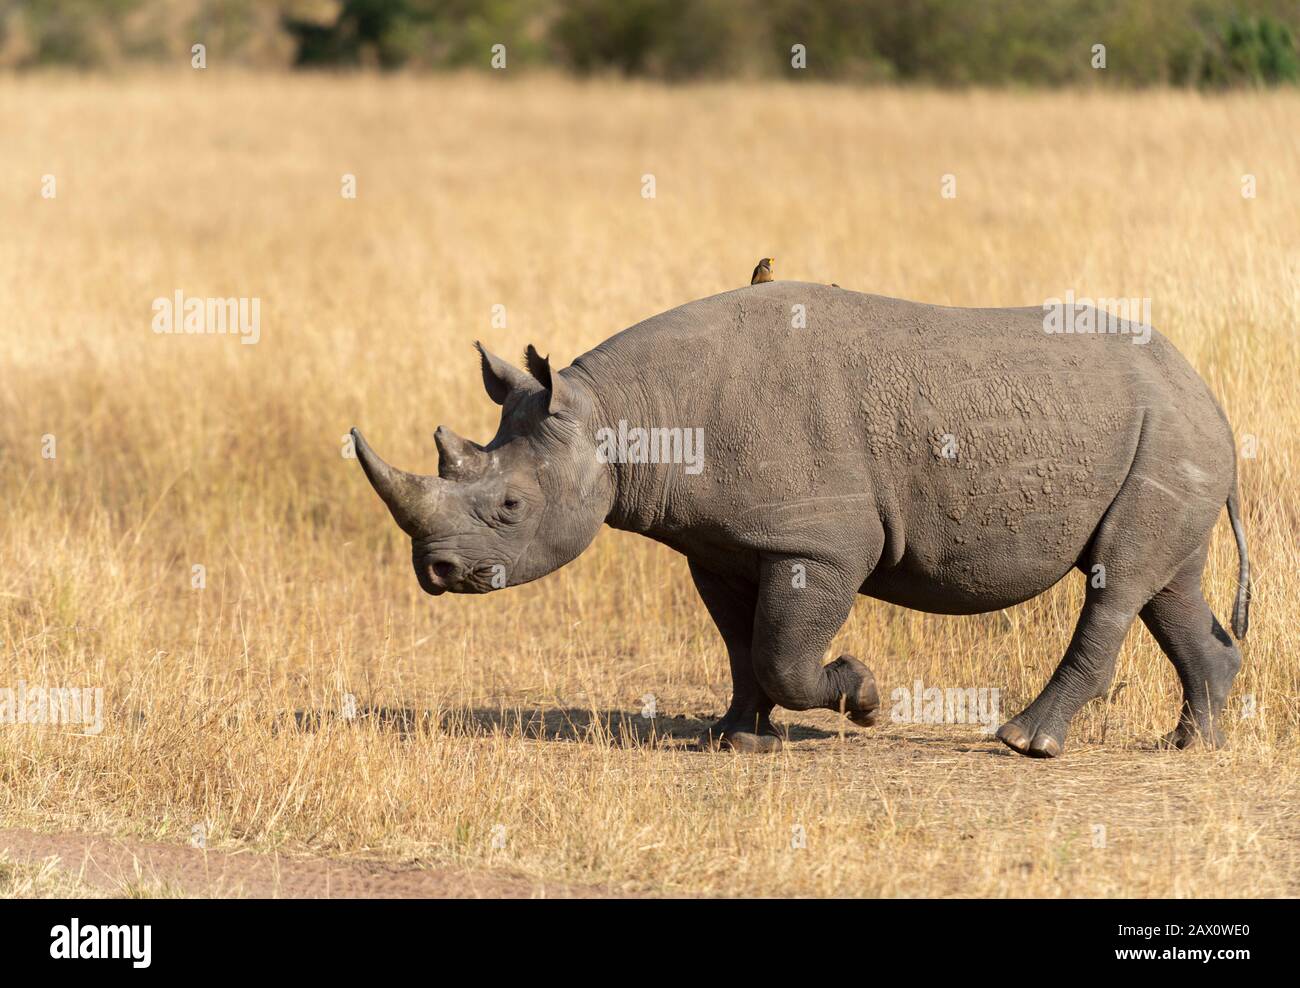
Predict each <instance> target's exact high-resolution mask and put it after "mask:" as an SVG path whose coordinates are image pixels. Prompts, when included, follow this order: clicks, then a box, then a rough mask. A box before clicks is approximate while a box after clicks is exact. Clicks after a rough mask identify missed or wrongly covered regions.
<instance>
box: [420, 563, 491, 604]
mask: <svg viewBox="0 0 1300 988" xmlns="http://www.w3.org/2000/svg"><path fill="white" fill-rule="evenodd" d="M415 576H416V579H417V580H418V581H419V583H420V589H421V590H423V591H424V592H425V593H427V594H429V595H431V596H433V597H441V596H442V595H443V594H445V593H461V594H479V593H491V592H492V591H493V590H495V589H496V587H494V586H493V585H492V574H491V571H490V569H488V568H477V567H473V566H465V565H462V564H460V563H458V562H453V561H451V560H449V559H447V558H446V557H440V556H435V555H423V556H420V557H418V558H416V559H415Z"/></svg>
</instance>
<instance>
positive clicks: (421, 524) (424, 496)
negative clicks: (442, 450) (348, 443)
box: [352, 429, 445, 538]
mask: <svg viewBox="0 0 1300 988" xmlns="http://www.w3.org/2000/svg"><path fill="white" fill-rule="evenodd" d="M352 441H353V445H354V446H355V447H356V451H357V459H358V460H360V461H361V469H362V470H364V471H365V472H366V477H367V479H369V481H370V486H371V487H373V488H374V489H375V493H376V494H378V495H379V496H380V497H381V498H383V500H384V503H385V504H386V505H388V510H389V511H391V512H392V514H393V520H394V521H395V522H397V527H398V528H400V529H401V530H402V531H403V532H405V533H406V534H407V535H409V536H411V537H412V538H417V537H418V536H421V535H427V534H428V533H429V529H430V528H431V527H432V520H433V518H434V516H435V515H436V514H437V512H438V508H439V506H440V505H441V503H442V496H443V493H444V490H445V481H442V480H439V479H438V478H437V477H426V476H423V475H421V474H416V473H407V472H406V471H405V470H398V469H397V468H396V467H390V466H389V465H388V464H387V463H385V462H384V461H383V459H381V458H380V456H379V454H378V453H376V452H375V451H374V450H373V449H371V448H370V444H369V443H368V442H366V437H365V436H363V435H362V434H361V433H360V432H359V431H358V430H356V429H353V430H352Z"/></svg>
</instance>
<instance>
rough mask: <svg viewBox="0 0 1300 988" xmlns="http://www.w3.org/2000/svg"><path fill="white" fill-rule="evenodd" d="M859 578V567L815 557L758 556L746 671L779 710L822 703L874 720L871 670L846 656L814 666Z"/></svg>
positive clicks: (864, 721)
mask: <svg viewBox="0 0 1300 988" xmlns="http://www.w3.org/2000/svg"><path fill="white" fill-rule="evenodd" d="M873 562H874V560H873ZM864 578H865V574H863V573H856V572H852V573H851V572H849V571H848V568H847V567H844V566H837V565H834V564H830V563H825V562H822V561H819V560H813V559H800V558H792V557H770V558H765V559H764V560H763V563H762V572H761V577H760V581H759V590H758V607H757V612H756V614H755V618H754V672H755V674H756V675H757V677H758V682H759V684H760V685H761V686H762V687H763V689H764V691H765V692H766V693H767V695H768V696H770V697H771V698H772V699H773V700H775V701H776V702H777V703H778V704H780V705H781V706H783V707H785V708H786V709H787V710H811V709H814V708H817V707H824V708H826V709H828V710H838V711H841V712H843V713H845V714H846V715H848V718H849V719H850V720H851V721H853V722H854V723H855V724H858V725H861V726H863V727H868V726H870V725H871V724H873V723H875V719H876V715H877V710H878V709H879V707H880V694H879V692H878V691H877V689H876V680H875V677H874V676H872V674H871V670H869V669H868V668H867V667H866V666H865V665H863V664H862V663H861V662H859V661H858V660H857V659H855V658H854V657H853V656H851V655H841V656H840V657H839V658H837V659H836V660H835V661H833V662H831V663H829V664H827V665H822V658H823V656H825V654H826V649H827V647H828V646H829V645H830V642H831V639H832V638H833V637H834V636H835V633H836V632H837V631H839V630H840V628H841V627H842V626H843V624H844V621H845V620H846V619H847V618H848V616H849V611H850V610H852V608H853V601H854V600H855V599H856V597H857V592H858V588H859V587H860V586H861V585H862V581H863V579H864Z"/></svg>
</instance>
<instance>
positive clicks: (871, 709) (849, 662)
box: [826, 655, 880, 727]
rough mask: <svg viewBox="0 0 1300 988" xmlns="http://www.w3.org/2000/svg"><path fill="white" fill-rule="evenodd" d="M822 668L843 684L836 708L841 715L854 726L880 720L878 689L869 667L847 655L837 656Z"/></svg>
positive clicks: (874, 722) (866, 725)
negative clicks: (837, 707)
mask: <svg viewBox="0 0 1300 988" xmlns="http://www.w3.org/2000/svg"><path fill="white" fill-rule="evenodd" d="M826 670H827V674H828V675H830V676H832V677H834V679H835V681H837V682H840V683H842V684H843V687H842V691H841V693H840V709H841V710H843V712H844V716H846V717H847V718H848V719H849V720H851V721H852V722H853V723H855V724H857V725H858V727H874V726H875V725H876V724H877V723H878V722H879V720H880V690H879V689H877V687H876V677H875V676H874V675H872V672H871V670H870V669H868V668H867V667H866V666H865V665H863V664H862V663H861V662H859V661H858V660H857V659H855V658H854V657H853V656H851V655H841V656H840V657H839V658H838V659H836V660H835V661H834V662H832V663H831V664H830V665H828V666H827V667H826Z"/></svg>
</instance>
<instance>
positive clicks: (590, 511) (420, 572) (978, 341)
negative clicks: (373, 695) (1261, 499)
mask: <svg viewBox="0 0 1300 988" xmlns="http://www.w3.org/2000/svg"><path fill="white" fill-rule="evenodd" d="M794 305H803V306H805V307H806V312H807V328H802V329H792V328H791V314H792V306H794ZM1130 328H1131V329H1132V330H1133V331H1134V332H1140V331H1139V330H1138V329H1137V327H1130ZM480 353H481V358H482V360H481V362H482V373H483V382H484V384H485V386H486V388H487V392H488V394H489V395H490V396H491V398H492V400H493V401H495V402H497V403H498V404H500V405H502V406H503V408H502V416H501V425H500V428H499V429H498V430H497V434H496V436H495V437H494V438H493V439H492V441H491V442H490V443H488V444H487V445H486V446H478V445H476V444H474V443H471V442H467V441H466V440H463V439H459V438H457V437H456V436H455V435H453V434H452V433H450V432H449V431H447V429H446V428H440V429H438V431H437V433H436V440H437V445H438V450H439V453H440V463H439V468H438V477H436V478H435V477H418V476H415V475H412V474H406V473H403V472H401V471H397V470H394V469H393V468H391V467H389V466H388V465H387V464H385V463H384V462H383V461H382V460H381V459H379V457H378V456H376V455H375V453H374V452H373V451H372V450H371V449H370V448H369V447H368V446H367V445H366V443H365V440H364V439H362V438H361V436H360V435H359V434H357V435H356V445H357V449H358V456H359V459H360V460H361V464H362V466H363V467H364V468H365V470H366V473H367V475H368V476H369V478H370V480H371V483H372V484H373V485H374V487H375V488H376V490H377V491H378V493H379V494H380V495H381V496H382V497H383V499H384V500H385V502H386V503H387V504H388V506H389V508H390V510H391V511H392V513H393V516H394V518H395V519H396V521H397V523H398V525H400V526H401V528H402V529H403V530H404V531H405V532H406V533H407V534H408V535H409V536H410V537H411V542H412V554H413V559H414V564H415V572H416V576H417V577H418V579H419V582H420V586H421V587H422V588H423V589H424V590H425V591H427V592H428V593H431V594H441V593H443V592H444V591H448V590H450V591H452V592H454V593H483V592H486V591H488V590H491V589H494V582H493V576H494V574H497V576H498V578H497V580H496V583H497V584H501V583H507V584H509V585H514V584H520V583H527V582H528V581H530V580H535V579H537V578H538V577H541V576H544V575H546V574H547V573H550V572H551V571H552V570H554V569H556V568H558V567H560V566H563V565H564V564H565V563H567V562H568V561H569V560H571V559H573V558H574V557H575V556H577V555H578V554H579V553H580V552H582V551H583V549H585V548H586V547H587V545H588V544H589V543H590V542H591V540H592V539H593V538H594V537H595V535H596V532H597V531H598V530H599V529H600V526H601V525H602V524H609V525H611V526H613V527H615V528H621V529H626V530H629V531H633V532H640V533H642V534H643V535H647V536H649V537H650V538H653V539H656V540H657V541H659V542H662V543H664V544H666V545H669V546H671V547H673V548H674V549H676V550H678V551H679V552H681V553H682V554H684V555H685V556H686V557H687V559H688V560H689V562H690V571H691V576H692V578H693V579H694V581H695V585H696V587H697V589H698V590H699V593H700V596H701V597H702V598H703V601H704V604H705V606H706V607H707V608H708V611H709V613H710V614H711V615H712V617H713V619H714V621H715V622H716V624H717V626H718V630H719V631H720V632H721V634H722V637H723V639H724V641H725V642H726V646H727V651H728V654H729V657H730V662H731V674H732V682H733V698H732V701H731V706H730V708H729V709H728V710H727V712H726V715H725V716H724V717H723V718H722V719H721V720H720V721H719V722H718V723H717V724H715V725H714V726H713V728H712V729H711V731H710V735H709V738H708V740H710V741H712V742H713V743H715V744H717V743H721V744H725V745H729V746H731V747H733V748H736V749H738V750H746V751H774V750H776V749H777V748H779V746H780V739H779V737H778V736H777V733H776V731H775V730H774V729H773V726H772V723H771V721H770V719H769V715H770V713H771V711H772V708H773V706H774V705H777V704H780V705H781V706H783V707H786V708H787V709H791V710H806V709H810V708H814V707H826V708H829V709H832V710H842V711H844V712H845V713H846V714H847V716H848V717H849V718H850V719H851V720H852V721H854V722H855V723H857V724H861V725H869V724H870V723H872V722H873V720H874V719H875V717H876V716H877V708H878V706H879V703H880V699H879V696H878V694H877V690H876V686H875V682H874V680H873V678H872V675H871V673H870V672H869V671H868V670H867V668H866V666H864V665H863V664H862V663H861V662H859V661H858V660H857V659H855V658H854V657H852V656H848V655H842V656H840V657H839V658H837V659H835V660H834V661H833V662H831V663H830V664H828V665H823V664H822V662H823V657H824V654H825V650H826V649H827V647H828V646H829V644H830V641H831V638H832V636H833V635H834V634H835V633H836V632H837V631H838V630H839V629H840V626H841V625H842V624H843V623H844V621H845V619H846V617H847V616H848V614H849V610H850V608H851V607H852V605H853V601H854V599H855V597H856V596H857V595H858V594H864V595H866V596H869V597H875V598H878V599H880V600H886V601H890V602H892V603H894V604H900V605H903V606H905V607H911V608H915V609H917V610H922V611H929V612H931V613H939V614H973V613H978V612H982V611H992V610H997V609H999V608H1003V607H1010V606H1011V605H1013V604H1017V603H1019V602H1021V601H1025V600H1028V599H1029V598H1031V597H1034V596H1036V595H1038V594H1041V593H1043V592H1044V591H1045V590H1047V589H1048V588H1049V587H1051V586H1052V585H1053V584H1055V583H1056V582H1057V581H1059V580H1060V579H1061V578H1062V577H1064V576H1065V575H1066V574H1068V573H1069V572H1070V571H1071V570H1072V569H1074V568H1078V569H1080V570H1082V571H1083V572H1084V574H1085V576H1086V577H1087V579H1086V583H1087V590H1086V599H1085V602H1084V605H1083V610H1082V613H1081V614H1080V616H1079V619H1078V624H1077V626H1076V628H1075V632H1074V637H1073V639H1072V640H1071V642H1070V645H1069V647H1068V648H1067V649H1066V653H1065V656H1064V658H1063V659H1062V660H1061V663H1060V665H1059V666H1058V667H1057V669H1056V672H1055V673H1054V674H1053V675H1052V677H1051V680H1050V681H1049V682H1048V683H1047V686H1046V687H1045V688H1044V689H1043V691H1042V693H1041V694H1040V695H1039V696H1038V698H1037V699H1035V700H1034V701H1033V703H1031V704H1030V705H1029V707H1028V708H1026V709H1025V710H1024V711H1022V712H1021V713H1020V714H1019V715H1017V716H1016V717H1014V718H1012V719H1011V720H1010V721H1009V722H1008V723H1006V724H1004V725H1003V726H1002V727H1001V729H1000V730H999V732H998V737H999V738H1001V740H1002V741H1004V742H1005V743H1006V744H1007V745H1009V746H1010V747H1011V748H1013V749H1015V750H1016V751H1018V752H1020V753H1021V754H1025V755H1032V756H1039V757H1051V756H1055V755H1059V754H1060V753H1061V751H1062V749H1063V746H1064V743H1065V736H1066V730H1067V728H1068V727H1069V724H1070V720H1071V719H1072V718H1073V717H1074V715H1075V713H1077V712H1078V710H1079V708H1080V707H1081V706H1083V704H1085V703H1086V702H1088V701H1089V700H1091V699H1093V698H1094V697H1100V696H1103V695H1105V694H1106V692H1107V690H1108V688H1109V684H1110V682H1111V678H1112V675H1113V672H1114V668H1115V658H1116V654H1117V653H1118V651H1119V648H1120V644H1121V643H1122V642H1123V640H1124V636H1125V633H1126V632H1127V631H1128V629H1129V627H1130V625H1131V624H1132V623H1133V620H1134V618H1137V617H1140V618H1141V619H1142V621H1143V622H1144V623H1145V624H1146V626H1147V627H1148V628H1149V629H1150V630H1151V633H1152V634H1153V635H1154V636H1155V637H1156V640H1157V641H1158V642H1159V643H1160V646H1161V648H1163V649H1164V651H1165V654H1166V655H1168V657H1169V659H1170V661H1171V662H1173V664H1174V667H1175V668H1176V669H1177V671H1178V676H1179V678H1180V680H1181V682H1182V686H1183V703H1182V712H1181V716H1180V718H1179V721H1178V724H1177V727H1176V728H1175V729H1174V730H1173V731H1172V732H1171V733H1170V734H1169V735H1167V736H1166V738H1165V741H1166V742H1168V743H1170V744H1172V745H1175V746H1177V747H1185V746H1187V745H1189V744H1191V743H1192V742H1194V741H1204V742H1208V743H1210V744H1218V743H1220V741H1221V735H1220V731H1219V725H1218V723H1217V722H1218V719H1219V717H1220V715H1221V713H1222V710H1223V705H1224V702H1225V700H1226V698H1227V696H1228V691H1229V689H1230V688H1231V686H1232V681H1233V678H1234V677H1235V675H1236V673H1237V669H1238V667H1239V665H1240V661H1241V660H1240V655H1239V653H1238V650H1237V647H1236V646H1235V645H1234V644H1233V641H1232V639H1231V638H1230V637H1229V636H1228V635H1227V633H1226V632H1225V631H1224V630H1223V628H1222V627H1221V626H1220V625H1219V623H1218V621H1216V620H1215V618H1214V615H1213V614H1212V613H1211V612H1210V608H1209V606H1208V605H1207V604H1206V602H1205V599H1204V597H1203V596H1202V594H1201V571H1202V569H1203V568H1204V566H1205V559H1206V552H1207V547H1208V541H1209V537H1210V531H1211V529H1212V527H1213V526H1214V524H1215V521H1216V519H1217V518H1218V515H1219V512H1220V510H1221V509H1222V508H1223V506H1224V505H1225V504H1226V505H1227V507H1228V512H1229V517H1230V519H1231V522H1232V526H1233V530H1234V532H1235V534H1236V538H1237V545H1238V551H1239V554H1240V570H1241V572H1240V585H1239V590H1238V597H1237V601H1236V605H1235V607H1234V611H1233V622H1232V623H1233V630H1234V631H1235V632H1236V634H1237V637H1238V638H1240V637H1242V636H1243V635H1244V634H1245V630H1246V618H1247V607H1248V600H1249V597H1248V587H1249V579H1248V570H1247V560H1246V552H1245V541H1244V538H1243V535H1242V530H1241V524H1240V521H1239V517H1238V510H1237V487H1236V460H1235V448H1234V444H1233V439H1232V434H1231V430H1230V428H1229V426H1228V424H1227V422H1226V420H1225V418H1224V416H1223V414H1222V413H1221V412H1220V410H1219V408H1218V406H1217V404H1216V403H1215V401H1214V398H1213V397H1212V396H1211V395H1210V392H1209V390H1208V389H1207V388H1206V386H1205V384H1204V383H1203V382H1202V381H1201V380H1200V378H1199V377H1197V375H1196V373H1195V371H1193V370H1192V368H1191V367H1190V366H1189V365H1188V363H1187V361H1186V360H1184V359H1183V357H1182V356H1181V355H1179V354H1178V352H1177V351H1176V350H1175V349H1174V348H1173V346H1171V345H1170V344H1169V342H1168V341H1166V340H1165V339H1164V338H1163V337H1162V336H1160V335H1159V334H1158V333H1156V332H1154V331H1152V332H1151V334H1150V341H1149V342H1148V343H1146V344H1144V345H1139V344H1135V343H1134V342H1133V336H1131V335H1074V334H1064V335H1053V334H1048V333H1046V332H1045V331H1044V328H1043V310H1042V308H1041V307H1039V308H1026V309H955V308H944V307H941V306H933V305H921V304H917V303H913V302H905V301H900V300H897V299H890V298H882V297H879V296H874V295H864V294H859V293H856V292H851V291H845V290H843V289H838V288H832V287H826V286H822V285H813V284H802V283H797V282H788V281H787V282H774V283H770V284H764V285H756V286H750V287H746V288H742V289H739V290H737V291H733V292H727V293H725V294H722V295H716V296H714V297H712V298H707V299H702V300H700V301H696V302H691V303H689V304H686V305H683V306H680V307H678V308H676V309H673V310H672V311H670V312H665V313H662V314H661V315H658V316H655V317H653V318H651V319H647V320H646V321H645V322H642V323H639V324H638V325H636V326H633V327H632V328H630V329H628V330H626V331H624V332H622V333H619V334H618V335H617V336H614V337H612V338H611V339H609V340H606V341H605V342H604V343H602V344H601V345H600V346H598V347H596V348H595V349H594V350H592V351H590V352H589V353H586V354H583V355H582V356H581V357H579V358H578V359H577V360H575V361H574V362H573V365H572V366H571V367H567V368H565V369H564V370H562V371H559V372H554V371H552V370H551V367H550V365H549V363H548V361H547V360H546V359H545V358H542V357H540V356H538V355H537V353H536V351H535V350H533V348H532V347H529V349H528V353H527V355H526V363H527V365H528V373H525V372H524V371H521V370H518V369H516V368H514V367H512V366H511V365H510V364H508V363H506V362H505V361H502V360H500V359H499V358H497V357H494V356H492V355H491V354H489V353H488V352H487V351H485V350H483V349H482V348H481V347H480ZM620 419H623V420H626V421H627V423H628V424H629V426H642V427H647V428H648V427H650V426H658V427H674V426H678V427H682V428H691V427H700V428H703V430H704V454H705V456H704V468H703V471H702V472H700V473H698V474H697V475H691V474H689V473H687V472H686V470H685V469H684V467H683V466H682V465H658V464H618V463H615V464H606V463H602V462H600V461H599V459H598V457H597V446H596V438H595V433H596V430H597V429H599V428H602V427H611V428H617V425H618V422H619V420H620ZM945 451H946V452H947V454H949V455H945ZM494 567H497V568H496V569H494ZM1097 567H1104V570H1102V569H1098V568H1097ZM799 573H802V574H804V576H805V583H804V585H800V580H799V579H798V574H799ZM1099 574H1100V575H1101V578H1100V579H1099V578H1098V576H1099ZM503 578H504V579H503Z"/></svg>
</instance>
